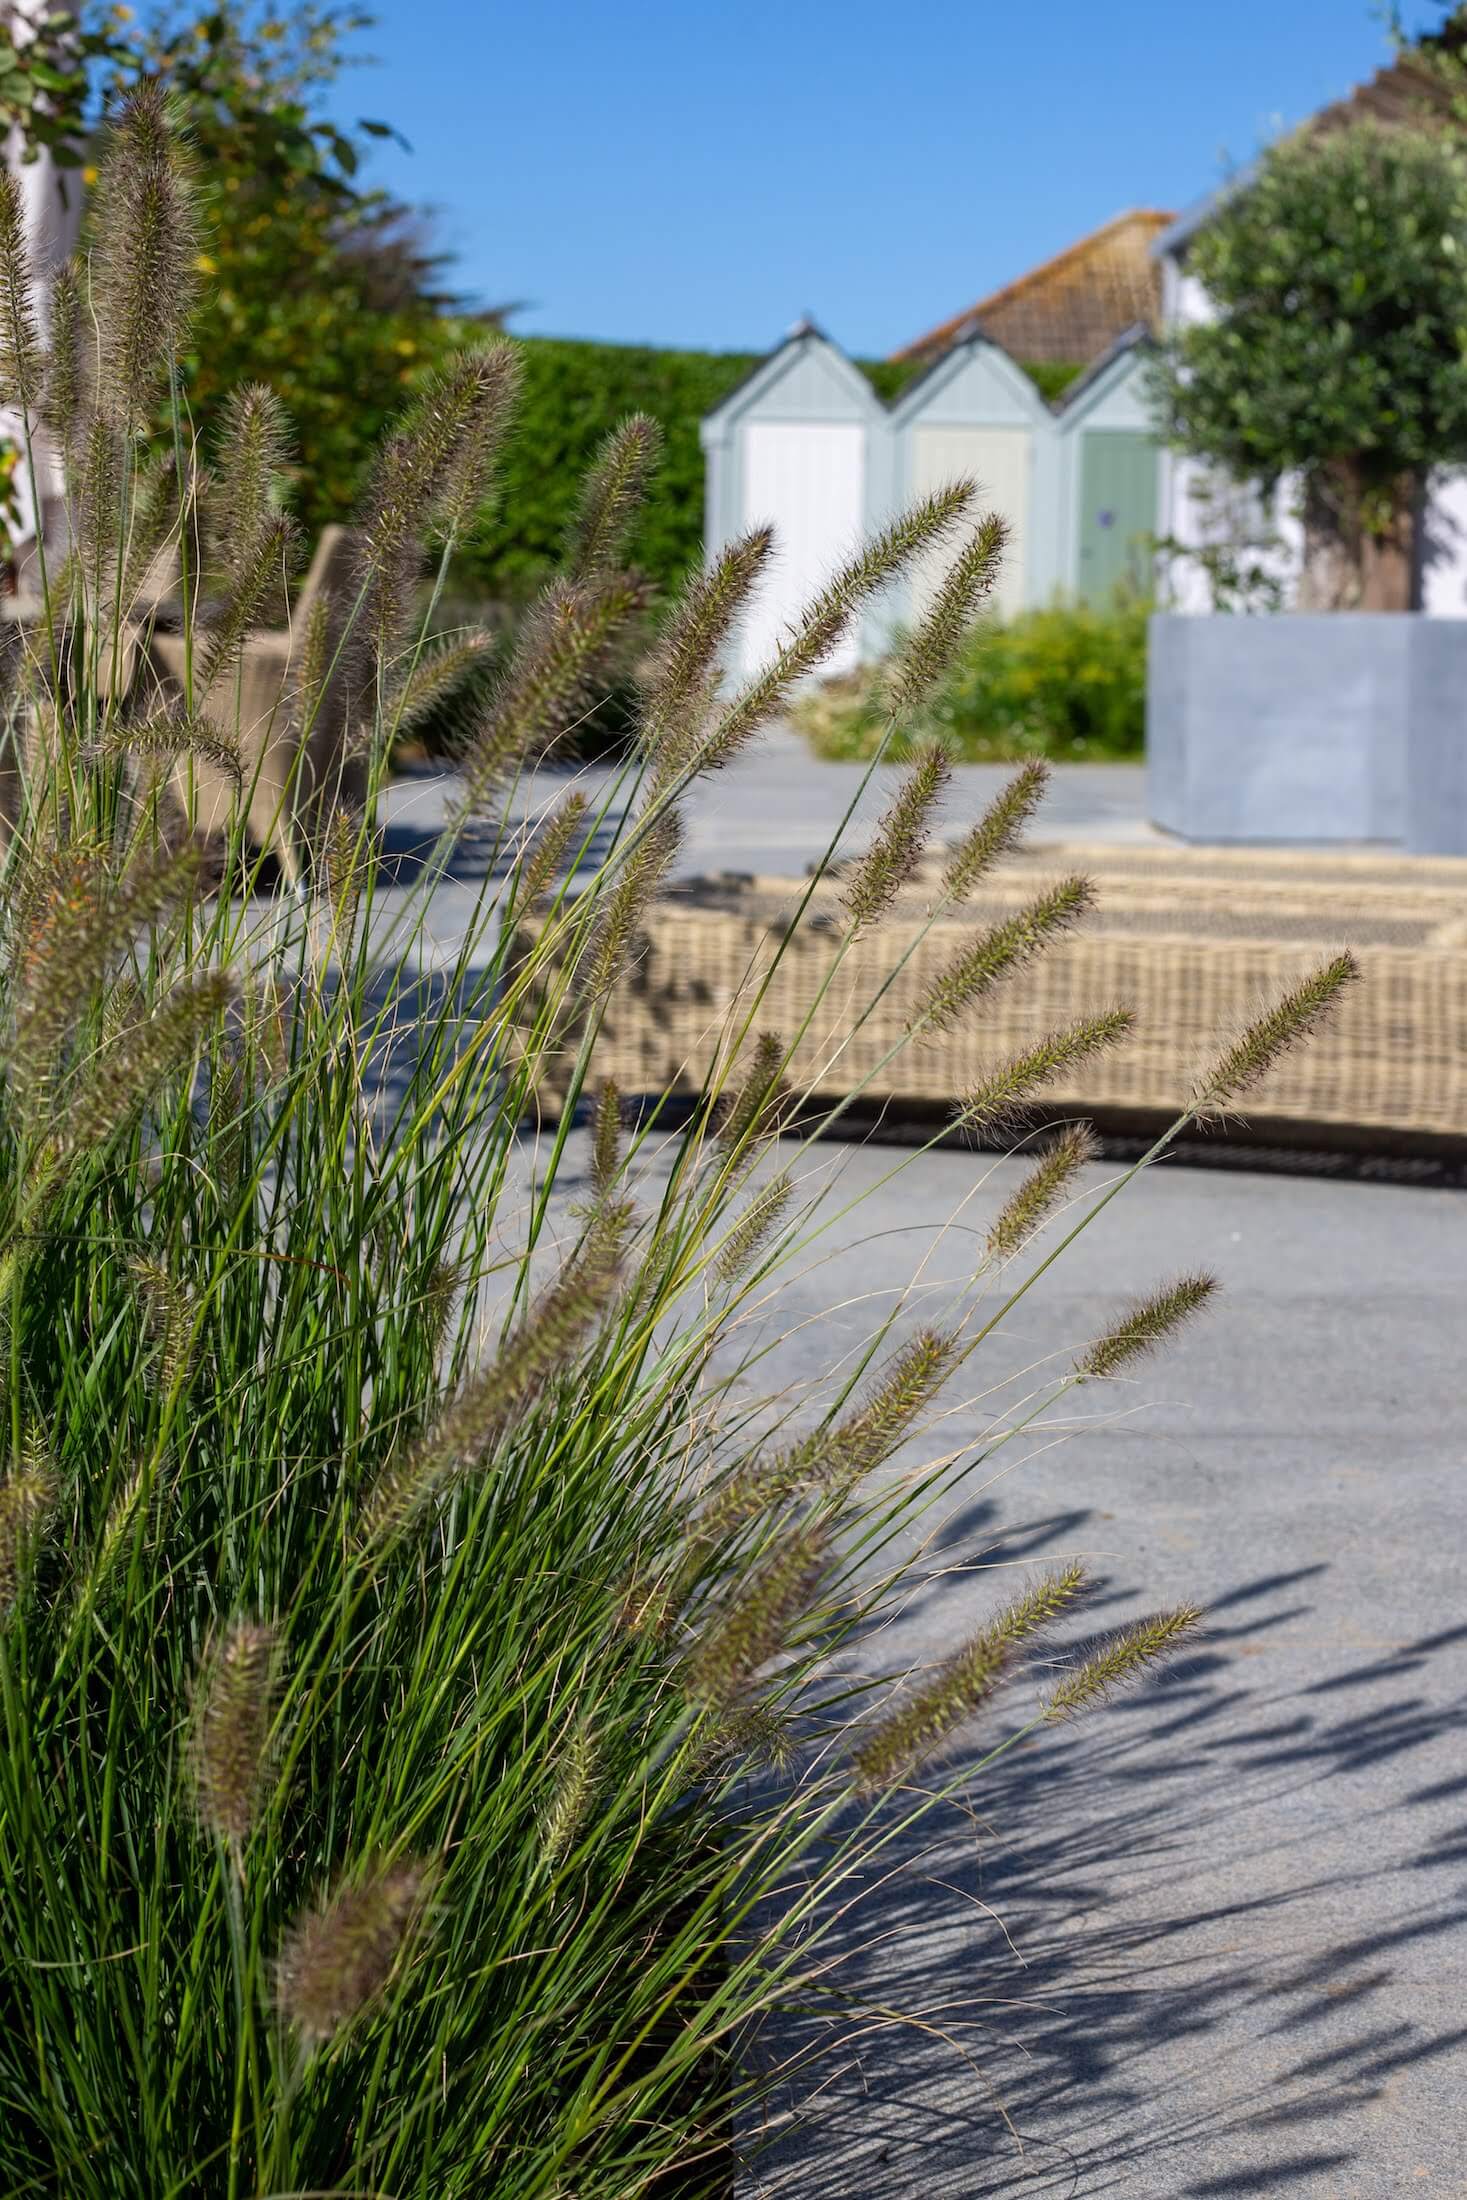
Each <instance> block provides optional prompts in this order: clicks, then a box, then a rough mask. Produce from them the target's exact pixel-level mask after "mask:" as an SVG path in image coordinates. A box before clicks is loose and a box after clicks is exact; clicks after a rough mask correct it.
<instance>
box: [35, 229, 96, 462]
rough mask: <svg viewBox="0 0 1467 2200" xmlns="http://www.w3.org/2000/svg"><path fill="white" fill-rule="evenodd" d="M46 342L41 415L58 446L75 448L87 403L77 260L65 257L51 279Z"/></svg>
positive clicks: (81, 289) (72, 449)
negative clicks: (48, 335)
mask: <svg viewBox="0 0 1467 2200" xmlns="http://www.w3.org/2000/svg"><path fill="white" fill-rule="evenodd" d="M49 321H50V332H49V333H50V342H49V343H48V345H47V348H46V378H45V382H44V384H43V387H42V392H41V417H42V419H43V420H44V421H45V423H46V426H47V427H48V428H49V429H50V431H51V433H52V435H53V436H54V437H55V438H56V441H57V443H58V444H59V445H60V447H61V449H62V450H63V451H64V452H66V453H68V454H70V453H72V452H74V451H75V449H76V444H77V431H78V426H79V424H80V421H81V417H82V413H83V411H84V409H85V407H86V404H87V402H88V392H87V375H86V369H85V361H84V354H83V350H82V341H83V338H82V330H83V326H84V312H83V287H82V277H81V270H80V267H79V266H78V264H77V262H76V261H75V260H74V259H73V260H67V261H65V262H64V263H63V265H62V266H60V267H59V268H58V269H57V270H56V273H55V274H54V275H53V276H52V278H51V311H50V315H49Z"/></svg>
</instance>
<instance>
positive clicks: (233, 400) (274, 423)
mask: <svg viewBox="0 0 1467 2200" xmlns="http://www.w3.org/2000/svg"><path fill="white" fill-rule="evenodd" d="M290 461H291V433H290V423H289V421H288V419H287V418H286V413H285V408H284V406H283V405H282V404H281V402H280V399H279V398H278V397H277V396H276V394H275V392H274V391H273V390H272V389H270V388H268V387H267V386H266V385H265V384H264V383H263V382H246V383H244V384H242V385H241V386H240V387H239V388H238V389H235V390H231V391H230V393H229V396H228V397H227V398H226V399H225V401H224V409H223V420H222V424H221V427H220V430H219V443H218V453H217V458H216V462H215V469H214V481H213V486H212V489H211V491H210V496H209V507H208V510H209V524H210V529H211V532H212V534H213V537H214V539H215V541H216V543H217V544H218V548H219V555H220V558H221V560H222V562H223V564H224V568H225V570H226V571H227V572H228V573H230V574H231V575H236V576H237V575H238V574H239V572H240V571H241V569H242V562H243V561H244V560H245V559H246V558H247V556H248V554H249V548H250V545H251V544H252V543H253V542H254V541H255V540H256V538H257V536H258V535H259V533H260V530H261V528H262V527H264V526H265V524H266V522H267V521H268V520H269V519H270V518H271V516H272V514H273V511H274V508H275V497H276V493H277V490H278V487H279V484H280V481H281V479H282V477H283V476H284V474H285V472H286V469H287V468H288V467H289V465H290Z"/></svg>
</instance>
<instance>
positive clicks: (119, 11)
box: [112, 0, 132, 23]
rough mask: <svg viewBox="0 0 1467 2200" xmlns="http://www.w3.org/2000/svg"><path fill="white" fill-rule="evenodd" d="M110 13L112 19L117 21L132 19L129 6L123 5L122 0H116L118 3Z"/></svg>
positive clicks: (124, 21) (129, 20) (122, 21)
mask: <svg viewBox="0 0 1467 2200" xmlns="http://www.w3.org/2000/svg"><path fill="white" fill-rule="evenodd" d="M112 14H113V18H114V20H115V21H116V22H118V23H130V22H131V21H132V9H131V8H129V7H125V6H124V5H123V0H118V4H117V6H116V7H115V8H114V9H113V10H112Z"/></svg>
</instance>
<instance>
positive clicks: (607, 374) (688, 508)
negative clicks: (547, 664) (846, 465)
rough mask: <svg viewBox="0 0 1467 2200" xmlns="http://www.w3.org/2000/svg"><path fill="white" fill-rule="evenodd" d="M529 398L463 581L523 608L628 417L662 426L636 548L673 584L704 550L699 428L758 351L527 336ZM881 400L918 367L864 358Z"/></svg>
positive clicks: (466, 558) (650, 568)
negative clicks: (661, 447)
mask: <svg viewBox="0 0 1467 2200" xmlns="http://www.w3.org/2000/svg"><path fill="white" fill-rule="evenodd" d="M519 342H520V346H521V350H522V352H523V355H524V365H525V383H524V399H523V405H522V409H521V415H520V426H519V432H518V434H517V436H516V438H515V440H514V445H513V448H512V451H511V453H510V456H509V458H508V459H507V461H506V464H505V469H504V473H503V476H502V479H501V484H500V493H499V498H498V502H497V505H496V508H495V511H494V512H493V513H492V514H491V515H489V516H488V518H487V520H486V524H485V527H484V529H483V530H482V533H481V536H480V539H479V541H478V542H476V543H474V544H471V545H470V546H469V547H468V548H467V549H466V550H465V552H464V553H463V555H462V557H461V559H460V566H459V580H460V583H461V585H464V586H468V587H473V588H478V589H481V590H483V591H484V592H485V593H486V594H488V595H491V596H494V597H497V598H501V599H506V600H508V601H511V602H513V601H515V600H517V599H520V598H523V597H524V596H526V595H528V594H529V593H530V591H531V590H532V589H534V588H535V587H537V586H538V585H539V583H540V582H541V581H543V580H544V579H546V577H547V576H548V575H549V574H550V573H551V572H552V571H553V570H554V569H555V566H556V563H557V561H558V557H559V553H560V549H561V540H562V536H563V534H564V531H565V526H566V521H567V520H568V519H569V517H570V514H571V511H572V509H573V506H574V503H575V497H576V487H577V482H578V479H579V477H580V475H581V473H582V472H583V471H584V469H585V467H586V466H587V465H588V464H589V462H590V460H591V458H592V456H593V454H594V452H595V450H596V446H597V444H598V443H599V442H600V441H601V438H602V437H603V436H604V435H606V434H607V433H608V432H609V430H610V429H612V428H614V427H615V426H616V425H617V423H618V421H621V420H625V418H626V416H627V414H628V413H630V412H649V413H651V414H652V416H653V418H654V419H656V420H659V421H660V422H661V423H662V427H663V429H664V431H665V433H666V436H667V450H666V456H665V458H664V461H663V466H662V472H661V476H660V478H659V480H658V483H657V487H656V490H655V492H654V494H653V495H652V497H651V498H650V499H649V502H648V507H647V512H646V516H645V519H644V521H643V524H642V528H641V531H640V535H639V538H638V541H637V545H636V555H637V559H638V562H639V564H640V565H641V566H642V568H643V570H644V571H646V572H647V573H648V574H650V575H651V577H652V578H653V579H654V580H655V581H657V582H659V583H660V584H662V585H663V586H670V585H671V584H673V583H674V582H676V581H677V580H678V579H679V578H681V576H682V575H683V574H684V573H686V572H687V571H688V569H689V568H690V567H691V566H694V565H696V564H697V563H698V562H699V561H700V559H701V557H702V554H703V466H704V460H703V451H702V447H701V445H700V444H699V441H698V423H699V422H700V421H701V420H702V418H703V416H704V414H705V413H709V412H711V411H712V410H713V408H714V406H715V405H717V404H718V403H719V402H720V401H721V400H722V399H723V398H725V397H727V395H728V393H729V391H730V390H732V389H733V388H734V387H735V385H736V384H737V383H738V382H740V381H741V380H742V379H743V377H744V376H745V375H746V374H747V373H748V372H749V370H750V369H751V368H752V367H754V366H756V365H757V364H758V359H759V355H758V354H756V353H753V352H732V351H724V352H713V351H662V350H657V349H654V348H653V347H652V346H651V345H646V344H595V343H586V342H579V341H574V340H572V339H569V338H564V337H549V336H531V337H522V338H520V339H519ZM857 364H858V365H859V366H860V367H861V369H862V372H863V373H864V374H866V375H867V376H868V377H869V378H870V381H871V383H872V386H873V387H874V389H875V390H876V393H877V395H878V396H879V397H880V398H881V399H882V401H883V402H884V403H890V401H891V399H892V398H893V397H894V396H896V395H897V393H898V392H899V391H900V390H901V389H902V387H903V386H904V385H905V384H906V383H907V382H908V381H910V380H911V378H912V375H913V373H914V372H915V371H916V370H915V369H914V368H912V367H911V366H910V365H908V364H907V363H905V362H903V361H898V360H873V361H871V362H869V363H868V362H866V361H858V362H857Z"/></svg>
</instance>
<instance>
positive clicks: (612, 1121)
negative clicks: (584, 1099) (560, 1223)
mask: <svg viewBox="0 0 1467 2200" xmlns="http://www.w3.org/2000/svg"><path fill="white" fill-rule="evenodd" d="M620 1175H621V1093H620V1092H619V1091H618V1089H617V1086H616V1082H615V1080H614V1079H613V1078H610V1077H608V1078H607V1080H606V1082H605V1084H604V1085H603V1086H602V1087H601V1090H600V1092H599V1093H598V1094H597V1095H596V1108H595V1113H594V1115H593V1117H592V1121H591V1183H592V1185H593V1187H594V1188H595V1192H596V1197H597V1198H598V1199H609V1198H610V1197H611V1195H612V1193H613V1192H614V1191H615V1189H616V1185H617V1180H618V1178H619V1177H620Z"/></svg>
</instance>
